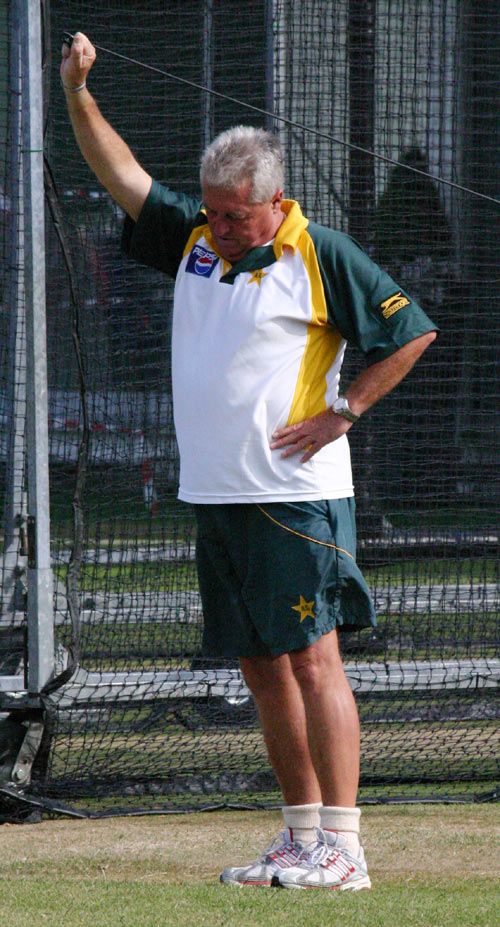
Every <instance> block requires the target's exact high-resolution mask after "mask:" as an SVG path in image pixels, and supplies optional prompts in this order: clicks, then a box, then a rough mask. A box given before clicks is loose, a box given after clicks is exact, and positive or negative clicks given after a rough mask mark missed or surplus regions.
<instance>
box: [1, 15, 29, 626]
mask: <svg viewBox="0 0 500 927" xmlns="http://www.w3.org/2000/svg"><path fill="white" fill-rule="evenodd" d="M19 13H20V10H19V3H16V4H13V8H12V11H11V25H10V30H9V91H10V93H9V96H10V101H9V103H10V114H9V119H10V126H9V171H8V174H7V186H6V197H7V199H8V201H9V203H10V210H9V212H8V213H7V215H8V217H9V225H8V230H9V261H8V287H7V305H8V307H9V347H8V359H9V360H8V364H9V366H8V374H7V442H8V443H7V454H6V476H5V484H6V485H5V504H4V554H3V571H2V578H3V582H2V595H1V600H2V605H1V613H2V617H3V618H4V619H7V621H8V623H9V624H12V623H14V624H15V623H16V616H15V613H16V612H21V613H22V612H23V610H24V607H25V606H24V601H23V600H24V595H23V589H24V587H23V582H24V574H25V572H26V558H25V556H24V551H23V550H22V548H23V546H24V545H23V543H22V531H23V529H24V527H25V524H26V491H25V479H24V463H25V445H24V435H25V425H26V327H25V312H24V275H23V267H24V240H23V239H24V221H23V220H24V216H23V184H22V176H21V155H20V151H21V147H22V146H21V71H20V48H21V41H20V29H21V23H20V19H19ZM9 619H10V620H9ZM22 619H23V620H24V614H22Z"/></svg>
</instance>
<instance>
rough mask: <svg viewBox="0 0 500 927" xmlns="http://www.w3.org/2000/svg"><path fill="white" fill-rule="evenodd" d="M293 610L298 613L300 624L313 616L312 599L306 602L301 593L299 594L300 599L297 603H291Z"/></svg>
mask: <svg viewBox="0 0 500 927" xmlns="http://www.w3.org/2000/svg"><path fill="white" fill-rule="evenodd" d="M292 608H293V610H294V612H299V614H300V623H301V624H302V622H303V621H305V619H306V618H313V619H314V618H315V614H314V599H313V600H312V602H306V600H305V598H304V596H303V595H301V596H300V601H299V602H298V603H297V605H292Z"/></svg>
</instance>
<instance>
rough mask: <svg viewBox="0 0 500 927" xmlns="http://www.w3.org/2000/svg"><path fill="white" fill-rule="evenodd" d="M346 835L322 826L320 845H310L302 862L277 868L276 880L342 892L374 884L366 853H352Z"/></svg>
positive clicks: (289, 885) (284, 885)
mask: <svg viewBox="0 0 500 927" xmlns="http://www.w3.org/2000/svg"><path fill="white" fill-rule="evenodd" d="M345 844H346V840H345V837H341V836H340V835H339V834H333V833H330V832H325V831H321V830H318V842H317V844H316V846H315V847H314V848H313V847H308V848H307V851H306V853H305V854H304V855H303V857H302V859H301V860H299V862H298V864H296V865H294V866H290V867H288V868H287V869H284V870H283V871H279V872H276V873H275V875H274V878H273V879H272V884H273V885H275V886H277V885H280V886H281V887H282V888H330V889H336V890H338V891H341V892H349V891H350V892H359V891H361V889H363V888H367V889H368V888H371V887H372V883H371V881H370V877H369V875H368V870H367V868H366V862H365V854H364V852H363V848H362V847H360V849H359V855H358V856H352V854H351V853H349V852H348V851H347V849H346V847H345Z"/></svg>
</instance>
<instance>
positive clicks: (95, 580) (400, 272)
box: [0, 0, 500, 814]
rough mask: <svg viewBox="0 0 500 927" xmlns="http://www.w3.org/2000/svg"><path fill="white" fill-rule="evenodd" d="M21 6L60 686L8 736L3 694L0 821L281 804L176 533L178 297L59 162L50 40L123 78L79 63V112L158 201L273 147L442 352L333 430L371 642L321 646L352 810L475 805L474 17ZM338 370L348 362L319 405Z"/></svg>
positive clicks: (14, 331) (488, 519) (480, 740)
mask: <svg viewBox="0 0 500 927" xmlns="http://www.w3.org/2000/svg"><path fill="white" fill-rule="evenodd" d="M13 6H14V5H13V4H12V3H9V2H3V3H1V4H0V10H1V17H2V18H1V22H0V29H1V33H0V44H1V47H2V58H3V60H4V62H5V64H4V66H3V70H2V71H1V72H0V79H1V84H0V146H1V163H0V171H1V174H0V182H1V185H2V186H1V188H0V195H1V199H0V207H1V211H0V217H1V220H2V221H1V228H0V235H1V242H0V247H1V248H2V258H3V260H2V269H1V272H0V273H1V278H0V300H1V301H0V429H1V435H0V441H1V443H0V489H1V491H2V495H3V497H4V513H5V516H4V545H3V561H2V600H1V606H2V607H1V610H0V674H4V675H6V676H12V675H16V674H17V675H18V676H19V678H20V679H21V680H22V678H23V673H24V672H25V662H26V661H25V647H24V638H25V629H26V616H25V589H24V574H25V571H26V558H27V551H26V546H25V531H24V522H25V519H26V512H27V510H26V501H25V496H26V491H25V490H26V487H25V466H24V461H25V457H26V453H27V449H26V441H25V416H26V408H25V407H26V401H25V398H23V397H24V393H23V389H22V386H23V382H24V375H25V370H24V365H25V359H24V355H23V351H22V341H23V325H22V309H23V304H22V294H21V295H19V289H17V290H16V287H15V279H17V277H16V275H18V274H19V272H20V268H21V269H22V260H23V257H22V251H21V250H20V247H19V243H18V242H19V239H18V237H17V234H18V233H17V231H16V230H17V229H18V226H19V224H20V213H21V205H20V203H21V197H22V185H21V189H20V187H19V184H18V183H16V182H15V178H16V177H17V176H18V168H19V163H20V158H21V151H20V143H19V142H18V138H17V136H16V118H15V116H16V88H17V86H18V85H16V83H15V80H14V75H13V69H14V64H13V61H14V59H15V55H13V47H12V46H13V41H14V40H13V35H15V33H14V32H13V14H12V10H13ZM42 6H43V13H44V19H43V49H44V69H43V85H44V106H45V114H44V116H45V146H44V149H45V156H46V170H45V194H46V257H45V271H46V279H47V297H46V298H47V365H48V386H49V391H48V405H49V449H48V453H49V468H50V499H51V504H50V516H51V531H50V535H51V541H50V552H51V562H52V568H53V576H54V615H55V637H56V650H55V679H54V682H53V684H52V685H51V686H49V687H47V688H46V690H45V691H44V692H43V693H42V695H41V700H40V702H41V709H40V710H39V711H37V710H36V709H34V708H32V707H30V708H23V710H18V711H16V705H15V699H14V698H13V697H12V693H10V695H9V694H8V693H7V697H6V694H5V693H3V694H2V693H1V692H0V699H1V698H2V697H3V702H2V701H1V700H0V711H3V715H0V719H3V728H2V727H1V726H0V773H2V774H3V783H2V781H1V780H2V775H0V788H1V786H2V784H3V785H4V788H3V791H0V805H1V802H2V801H3V802H4V804H5V807H7V808H8V813H9V814H11V813H12V808H13V807H14V806H15V805H16V795H15V789H14V788H13V781H12V768H13V764H15V761H16V758H17V759H18V751H19V749H20V746H21V744H22V742H23V738H25V737H26V731H29V730H30V726H32V725H33V724H34V725H35V727H36V725H37V724H38V725H39V727H38V728H37V730H36V731H35V747H36V749H35V748H34V749H33V753H34V756H35V759H34V763H33V768H32V775H31V782H30V785H29V787H27V788H26V789H24V790H23V789H21V790H20V791H19V796H18V797H19V800H20V801H22V802H25V803H26V802H27V803H28V804H30V803H31V804H34V805H38V806H40V807H45V808H49V809H57V808H59V809H61V808H62V809H67V810H70V811H71V812H72V813H82V814H88V813H96V814H97V813H109V812H114V811H120V812H125V811H131V810H133V811H137V810H151V811H152V810H159V811H168V810H185V809H196V808H203V807H214V806H218V805H231V804H234V805H245V806H255V805H264V804H275V803H278V802H279V793H278V789H277V785H276V782H275V780H274V777H273V774H272V772H271V769H270V767H269V763H268V759H267V756H266V753H265V749H264V746H263V742H262V738H261V735H260V732H259V727H258V723H257V717H256V710H255V706H254V703H253V700H252V698H251V697H250V695H249V693H248V691H247V690H246V688H245V686H244V684H243V681H242V679H241V676H240V673H239V670H238V667H237V666H236V665H235V664H231V663H229V662H228V661H227V660H224V659H223V658H221V659H219V660H216V659H213V658H211V659H209V658H208V657H206V656H205V655H204V654H203V651H202V647H201V629H202V618H203V616H202V609H201V603H200V599H199V593H198V587H197V578H196V571H195V562H194V544H195V528H194V521H193V515H192V511H191V509H190V507H189V506H188V505H186V504H185V503H180V502H178V501H177V499H176V487H177V475H178V457H177V446H176V440H175V434H174V429H173V421H172V402H171V381H170V345H169V335H170V310H171V301H172V284H171V283H170V282H169V281H168V280H166V279H165V278H164V277H162V276H161V275H159V274H158V273H156V272H154V271H150V270H148V269H146V268H143V267H139V266H137V265H135V264H133V263H132V262H130V261H126V260H125V258H124V257H123V255H122V253H121V250H120V235H121V225H122V221H123V216H122V214H121V213H120V210H119V209H118V208H117V207H116V206H115V205H114V204H113V202H112V201H111V199H110V197H109V196H108V194H107V193H106V192H105V191H103V189H102V188H101V187H100V186H99V184H98V182H97V181H96V180H95V178H94V177H93V176H92V174H91V173H90V171H89V169H88V168H87V166H86V165H85V163H84V162H83V160H82V157H81V155H80V153H79V152H78V149H77V147H76V143H75V141H74V139H73V135H72V131H71V127H70V124H69V119H68V116H67V113H66V108H65V101H64V96H63V93H62V91H61V88H60V84H59V76H58V68H59V61H60V47H61V35H62V33H63V32H64V31H65V30H68V31H69V32H71V33H74V32H76V31H77V30H81V31H83V32H85V33H86V34H87V35H88V36H89V37H90V38H91V40H92V41H94V42H95V43H96V44H97V45H100V46H102V47H103V48H104V49H108V50H110V51H115V52H117V53H119V54H120V55H121V56H123V57H121V58H116V57H113V56H112V55H110V54H109V53H107V52H106V51H98V59H97V63H96V65H95V66H94V69H93V71H92V73H91V76H90V80H89V87H90V89H91V91H92V92H93V93H94V94H95V96H96V99H97V101H98V103H99V105H100V107H101V109H102V111H103V113H104V115H105V116H106V118H107V119H108V120H109V121H110V122H111V123H112V125H113V126H114V127H115V128H116V129H117V131H118V132H119V133H120V134H121V135H122V136H123V137H124V138H125V140H126V141H127V142H128V143H129V145H130V147H131V148H132V150H133V151H134V152H135V154H136V155H137V157H138V159H139V160H140V162H141V163H142V164H143V165H144V166H145V168H146V169H147V170H148V172H149V173H151V174H152V175H153V176H154V177H155V178H157V179H158V180H160V181H162V182H165V183H167V184H168V185H170V186H172V187H175V188H177V189H180V190H182V191H184V192H188V193H191V192H193V193H194V192H197V190H198V165H199V159H200V153H201V151H202V149H203V147H204V145H205V144H206V143H207V142H208V141H209V140H210V139H211V138H212V137H213V136H214V134H215V133H217V132H218V131H220V130H222V129H224V128H227V127H229V126H230V125H233V124H235V123H247V124H254V125H264V126H265V127H267V128H270V129H272V130H274V131H276V132H278V133H279V135H280V137H281V139H282V141H283V145H284V150H285V155H286V192H287V194H288V195H289V196H291V197H293V198H295V199H297V200H298V201H299V202H300V203H301V206H302V208H303V211H304V213H305V215H307V216H309V217H310V218H311V219H314V220H315V221H318V222H321V223H323V224H325V225H329V226H332V227H335V228H337V229H340V230H342V231H345V232H348V233H349V234H351V235H353V236H354V237H355V238H356V239H357V240H358V241H360V243H361V244H362V245H363V247H364V248H365V249H366V250H367V251H368V253H369V254H370V255H371V256H372V257H373V258H374V259H375V260H376V261H377V262H378V263H379V264H381V265H382V266H383V267H384V268H386V269H387V270H388V271H389V273H390V274H391V275H392V276H393V277H394V278H395V279H396V280H397V281H398V283H399V284H401V286H403V287H405V288H406V289H407V290H409V291H410V293H411V294H412V295H413V296H414V297H415V298H416V299H417V300H418V301H419V302H420V303H421V305H422V306H423V308H424V309H425V310H426V311H427V313H428V314H429V316H430V317H431V318H432V319H433V320H434V321H435V322H436V323H437V325H439V326H440V329H441V334H440V337H439V340H438V341H437V342H436V343H435V345H433V346H432V348H431V349H430V350H429V351H428V352H427V354H426V355H425V356H424V358H423V359H422V360H421V361H420V363H419V364H418V365H417V367H416V368H415V370H414V371H413V372H412V373H411V374H410V375H409V376H408V377H407V378H406V380H405V381H404V382H403V383H402V384H401V385H400V386H399V387H398V388H397V389H396V390H395V391H394V392H393V393H392V394H391V395H390V396H389V397H387V398H386V399H385V400H383V401H382V402H381V403H380V404H379V405H378V406H377V407H376V408H374V409H373V410H371V411H370V414H369V415H367V416H366V417H365V418H363V420H362V421H361V422H360V423H359V425H358V426H356V428H353V429H352V430H351V432H350V439H351V449H352V456H353V467H354V476H355V485H356V494H357V496H356V497H357V509H358V542H359V551H358V560H359V563H360V565H361V567H362V569H363V571H364V573H365V576H366V578H367V580H368V583H369V585H370V588H371V591H372V594H373V598H374V601H375V604H376V608H377V612H378V622H379V623H378V628H377V630H376V631H374V632H369V631H363V632H361V633H359V634H345V635H343V638H342V649H343V655H344V659H345V663H346V668H347V674H348V678H349V680H350V682H351V685H352V688H353V691H354V693H355V695H356V698H357V701H358V706H359V710H360V715H361V722H362V770H361V786H360V801H372V800H373V801H376V800H412V799H433V798H437V799H443V798H447V799H451V800H453V799H457V798H460V799H463V798H466V799H469V800H470V799H473V798H482V799H484V798H488V797H491V795H492V794H493V793H494V788H495V775H496V770H497V765H496V764H497V757H498V727H497V722H496V703H495V701H494V698H493V696H494V695H495V692H496V689H495V687H496V684H497V682H498V669H499V665H500V664H499V660H498V652H497V649H496V642H497V640H498V597H497V588H498V586H497V569H498V567H497V563H498V560H497V559H496V542H497V535H498V527H497V526H498V522H497V519H496V505H495V492H496V484H495V469H494V459H495V423H496V424H498V419H496V418H495V411H496V408H497V404H496V400H497V392H498V390H497V381H496V375H495V361H496V356H497V352H498V340H496V329H497V320H498V305H497V304H498V284H497V283H496V282H495V263H496V259H497V254H498V243H499V235H498V229H499V225H498V203H497V204H496V205H495V202H494V197H495V194H496V193H497V192H498V189H499V177H498V161H497V160H496V157H497V154H496V152H497V150H498V101H497V97H496V91H495V84H496V83H498V77H499V57H498V43H499V39H498V19H499V11H498V6H497V4H495V3H494V2H493V0H491V2H490V0H484V2H482V3H481V4H478V3H474V2H472V0H429V2H427V3H422V2H420V0H351V2H348V0H335V2H328V0H267V2H266V0H248V2H247V3H246V4H244V5H241V4H239V3H235V2H231V0H182V2H181V0H145V2H143V3H141V4H140V10H138V4H137V3H135V2H132V0H101V2H100V3H99V4H95V3H94V2H92V3H91V2H85V0H64V2H62V0H51V3H50V4H48V3H45V4H43V5H42ZM130 59H134V61H131V60H130ZM143 65H149V66H151V67H153V68H154V69H156V70H153V71H152V70H148V69H146V68H145V67H144V66H143ZM160 71H166V72H168V73H169V74H170V75H172V74H173V75H176V76H178V77H179V78H183V79H184V80H185V81H188V82H191V83H181V82H179V81H176V80H175V79H173V78H172V76H170V77H169V76H165V75H164V74H161V73H159V72H160ZM193 85H199V86H198V87H197V86H193ZM200 88H202V89H200ZM210 91H213V92H212V93H211V92H210ZM228 98H229V99H228ZM243 104H249V105H250V107H253V109H252V108H248V106H245V105H243ZM432 178H437V179H432ZM13 281H14V282H13ZM193 364H196V358H195V357H193ZM361 366H362V359H361V360H360V358H359V357H357V356H356V355H355V354H354V353H352V354H350V353H349V352H348V356H347V359H346V362H345V365H344V370H343V378H344V380H343V382H344V383H345V384H347V383H348V382H349V380H350V379H351V378H352V377H353V376H354V375H355V374H356V372H357V371H358V370H359V369H361ZM0 679H1V677H0ZM19 688H20V689H22V684H21V683H20V686H19ZM2 706H3V707H2ZM14 785H15V782H14ZM2 796H3V798H2ZM0 814H1V812H0Z"/></svg>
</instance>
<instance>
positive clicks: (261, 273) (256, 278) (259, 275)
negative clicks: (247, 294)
mask: <svg viewBox="0 0 500 927" xmlns="http://www.w3.org/2000/svg"><path fill="white" fill-rule="evenodd" d="M264 277H267V273H266V271H265V270H252V273H251V274H250V280H249V281H248V282H249V283H256V284H257V286H260V285H261V283H262V280H263V278H264Z"/></svg>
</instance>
